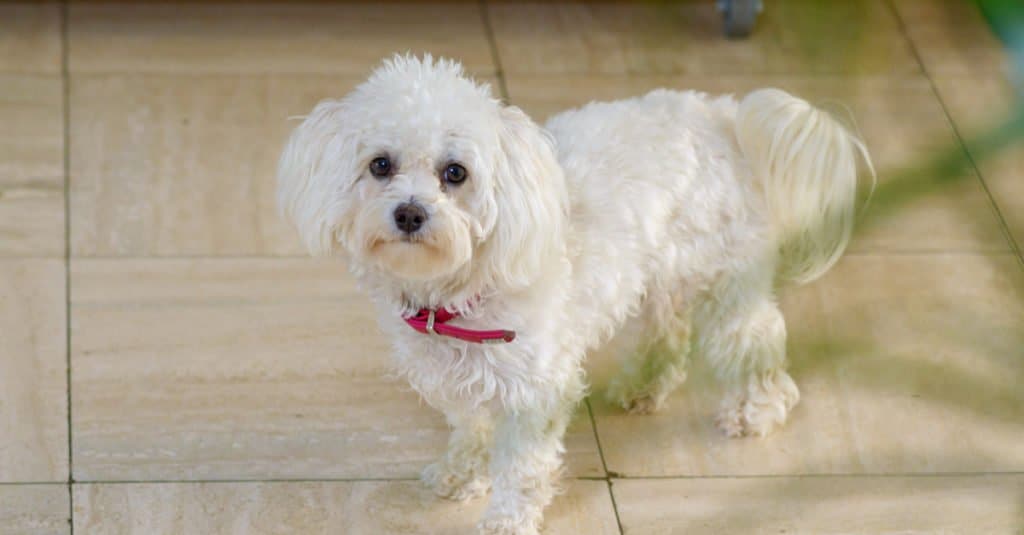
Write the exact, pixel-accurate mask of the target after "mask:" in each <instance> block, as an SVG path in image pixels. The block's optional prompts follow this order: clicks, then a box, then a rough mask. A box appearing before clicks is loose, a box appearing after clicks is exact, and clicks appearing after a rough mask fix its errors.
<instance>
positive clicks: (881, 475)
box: [0, 471, 1024, 505]
mask: <svg viewBox="0 0 1024 535" xmlns="http://www.w3.org/2000/svg"><path fill="white" fill-rule="evenodd" d="M1021 476H1024V471H1006V472H991V471H980V472H927V473H926V472H878V473H862V474H856V473H834V474H832V473H827V474H754V475H703V476H693V475H689V476H688V475H656V476H653V475H652V476H630V475H623V474H615V475H611V476H608V477H600V476H570V477H569V478H567V479H570V480H574V481H607V482H614V481H660V480H673V479H675V480H680V481H690V480H699V479H702V480H719V479H731V480H742V479H838V478H853V479H872V478H876V479H894V478H910V479H932V478H943V477H948V478H971V477H1021ZM419 480H420V479H419V478H417V477H351V478H262V479H82V480H76V481H75V482H74V484H75V485H146V484H161V485H191V484H218V483H223V484H239V483H375V482H380V483H389V482H393V483H401V482H408V483H414V482H417V481H419ZM47 485H67V481H26V482H14V481H8V482H0V487H20V486H26V487H30V486H36V487H40V486H47ZM614 501H615V500H614V496H613V499H612V502H613V505H614Z"/></svg>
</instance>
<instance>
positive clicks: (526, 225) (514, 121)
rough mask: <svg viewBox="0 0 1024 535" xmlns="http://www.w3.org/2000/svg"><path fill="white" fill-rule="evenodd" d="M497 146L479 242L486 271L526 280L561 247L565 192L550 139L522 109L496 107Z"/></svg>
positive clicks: (515, 280) (513, 280) (519, 282)
mask: <svg viewBox="0 0 1024 535" xmlns="http://www.w3.org/2000/svg"><path fill="white" fill-rule="evenodd" d="M500 117H501V124H500V126H499V134H498V137H499V142H500V144H501V147H500V151H499V155H498V158H497V159H498V161H497V163H496V165H495V176H494V210H495V223H494V229H493V231H492V232H491V234H490V236H489V238H488V239H487V242H486V244H485V251H484V252H485V256H486V257H488V260H489V261H490V262H491V264H492V265H491V269H492V271H491V273H493V274H494V275H495V276H496V277H497V278H498V279H500V281H501V282H503V283H505V284H510V285H514V286H520V285H525V284H530V283H531V282H532V281H533V280H534V279H535V278H536V275H537V273H538V271H539V270H540V269H541V267H542V266H543V262H544V261H545V260H546V259H549V258H551V257H555V258H560V257H561V256H562V253H563V251H564V248H565V238H564V232H565V228H564V227H565V225H566V223H567V221H566V220H567V216H568V194H567V192H566V188H565V178H564V176H563V173H562V168H561V166H560V165H559V164H558V160H557V158H556V157H555V147H554V141H553V140H552V138H551V136H549V135H548V134H547V133H546V132H545V131H544V130H543V129H541V128H540V127H539V126H538V125H537V124H536V123H534V122H533V121H532V120H531V119H530V118H529V117H528V116H527V115H526V114H525V113H523V111H522V110H520V109H519V108H517V107H515V106H507V107H504V108H502V109H501V110H500Z"/></svg>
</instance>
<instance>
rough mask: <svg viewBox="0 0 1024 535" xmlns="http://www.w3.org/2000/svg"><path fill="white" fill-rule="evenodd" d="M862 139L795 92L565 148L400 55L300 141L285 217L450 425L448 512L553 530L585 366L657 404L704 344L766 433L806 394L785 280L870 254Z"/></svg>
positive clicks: (307, 126) (443, 477)
mask: <svg viewBox="0 0 1024 535" xmlns="http://www.w3.org/2000/svg"><path fill="white" fill-rule="evenodd" d="M858 158H863V159H864V160H865V161H867V154H866V151H865V148H864V146H863V144H862V143H861V142H860V141H858V140H857V139H856V138H855V137H854V136H852V135H851V134H850V133H849V132H848V131H847V130H845V129H844V128H843V127H842V126H840V125H839V124H838V123H837V122H836V121H834V120H833V119H832V118H831V117H830V116H828V115H827V114H825V113H823V112H821V111H819V110H817V109H815V108H814V107H813V106H811V105H810V104H808V103H807V102H805V101H803V100H800V99H797V98H795V97H793V96H790V95H789V94H787V93H784V92H782V91H779V90H775V89H764V90H759V91H755V92H753V93H751V94H749V95H747V96H746V97H745V98H743V99H742V100H740V101H737V100H736V99H734V98H732V97H731V96H724V97H717V98H715V97H710V96H708V95H706V94H703V93H696V92H678V91H667V90H658V91H654V92H652V93H649V94H647V95H645V96H642V97H638V98H632V99H628V100H622V101H618V102H610V103H592V104H589V105H587V106H584V107H582V108H580V109H576V110H571V111H567V112H565V113H562V114H560V115H558V116H556V117H554V118H552V119H551V120H550V121H549V122H548V124H547V126H546V129H542V128H541V127H540V126H538V125H537V124H536V123H534V122H533V121H532V120H530V118H529V117H527V116H526V115H525V114H524V113H523V112H522V111H521V110H519V109H518V108H516V107H514V106H505V105H503V104H501V103H500V102H499V101H498V100H496V99H495V98H494V97H493V96H492V95H491V92H490V89H489V87H487V86H486V85H478V84H476V83H474V82H473V81H472V80H471V79H469V78H467V77H466V76H465V75H464V74H463V71H462V68H461V66H460V65H459V64H458V63H455V62H452V61H446V60H437V61H435V60H433V59H432V58H431V57H430V56H426V57H424V58H422V59H419V58H415V57H402V56H396V57H394V58H392V59H390V60H387V61H385V62H384V64H383V65H382V66H381V67H380V68H378V69H377V70H376V71H375V72H374V73H373V74H372V75H371V76H370V78H369V80H367V81H366V82H364V83H363V84H362V85H360V86H359V87H357V88H356V89H355V90H353V91H352V93H350V94H349V95H348V96H346V97H344V98H342V99H341V100H326V101H323V102H321V103H320V104H319V105H317V106H316V108H315V109H314V110H313V112H312V113H311V114H310V115H309V116H308V117H306V119H305V121H304V122H303V123H302V124H301V125H300V126H299V127H298V128H297V129H296V130H295V132H294V133H293V134H292V136H291V139H290V140H289V142H288V145H287V147H286V148H285V150H284V154H283V155H282V157H281V161H280V167H279V171H278V172H279V199H280V203H281V206H282V209H283V211H284V213H285V214H286V216H287V218H288V219H290V220H291V221H292V222H293V223H294V224H295V226H296V227H297V228H298V230H299V233H300V234H301V236H302V238H303V240H304V241H305V243H306V245H307V246H308V248H309V249H310V251H311V252H312V253H315V254H328V253H340V254H341V255H342V256H343V257H344V258H346V259H347V262H348V265H349V266H350V268H351V270H352V272H353V273H354V274H355V276H356V277H357V279H358V280H359V281H360V283H361V285H362V286H363V288H364V289H365V290H367V291H368V292H369V294H370V296H371V297H372V298H373V300H374V301H375V303H376V305H377V309H378V313H379V316H380V318H379V319H380V325H381V327H382V329H383V330H384V331H385V333H386V334H387V335H388V336H390V338H391V340H392V341H393V342H394V346H395V359H396V364H397V369H398V370H399V371H400V373H401V374H402V375H403V376H405V377H406V378H407V379H408V381H409V382H410V383H411V384H412V386H413V388H415V389H416V390H417V391H418V392H419V393H420V394H421V395H422V396H423V398H424V399H425V400H426V401H427V402H428V403H429V404H430V405H432V406H433V407H436V408H437V409H439V410H441V411H443V412H444V414H445V417H446V418H447V421H448V423H449V424H450V425H451V428H452V434H451V438H450V440H449V444H448V451H447V453H446V454H445V455H444V456H443V457H442V458H441V459H440V460H438V461H437V462H436V463H434V464H432V465H430V466H428V467H427V468H426V469H425V470H424V472H423V479H424V480H425V481H426V482H427V483H428V484H430V485H431V486H432V487H433V488H434V490H435V491H436V492H437V493H438V494H440V495H441V496H445V497H449V498H453V499H459V500H462V499H468V498H471V497H474V496H479V495H482V494H484V493H486V492H487V491H488V489H491V490H492V495H491V500H490V503H489V505H488V507H487V510H486V512H485V513H484V517H483V519H482V520H481V522H480V524H479V528H480V531H481V532H483V533H516V534H526V533H536V532H537V530H538V527H539V524H540V521H541V515H542V511H543V509H544V507H545V506H546V505H547V504H548V503H549V502H550V501H551V498H552V495H553V494H554V493H555V491H556V484H555V483H556V481H557V475H558V473H559V471H560V467H561V464H562V459H561V457H562V454H563V452H564V448H563V445H562V436H563V434H564V432H565V428H566V424H567V423H568V422H569V419H570V415H571V413H572V412H573V409H574V407H575V406H576V405H577V403H578V402H579V401H580V399H581V397H582V396H583V395H584V393H585V389H586V387H585V384H584V374H583V371H582V367H581V361H582V360H583V357H584V355H585V354H586V353H587V352H588V351H590V350H593V349H596V348H598V347H599V346H601V345H604V344H608V343H615V344H616V346H615V347H616V348H625V349H622V350H621V352H622V353H623V355H622V356H623V357H624V364H623V373H622V376H621V377H620V378H618V379H617V380H616V381H615V382H614V383H613V384H612V385H611V387H610V395H611V396H612V397H613V399H614V400H615V401H616V402H618V403H620V404H621V405H622V406H623V407H624V408H626V409H628V410H630V411H636V412H648V411H652V410H655V409H657V408H658V407H659V406H660V405H661V404H662V403H663V402H664V400H665V398H666V396H668V395H669V393H670V392H671V391H672V389H673V388H675V387H676V386H678V385H679V384H680V383H681V382H682V381H683V380H684V378H685V377H686V360H687V355H688V354H689V353H690V351H691V348H692V349H694V350H695V351H697V352H698V353H700V354H702V355H704V357H705V358H706V359H707V360H708V362H710V364H711V365H712V366H713V368H714V369H715V370H716V372H717V376H718V377H720V378H721V379H722V380H723V381H724V382H725V384H726V390H727V394H726V396H725V399H724V400H723V402H722V405H721V410H720V412H719V414H718V420H717V421H718V425H719V426H720V427H721V429H722V430H723V431H724V432H725V433H726V434H728V435H729V436H741V435H763V434H765V433H767V432H769V431H770V430H771V429H772V428H773V427H775V426H778V425H780V424H782V423H784V422H785V421H786V416H787V413H788V412H789V411H790V410H791V409H792V408H793V406H794V405H795V404H796V402H797V399H798V398H799V392H798V390H797V387H796V385H795V384H794V383H793V380H792V379H791V378H790V376H789V375H788V374H787V373H786V371H785V368H786V356H785V346H786V326H785V322H784V320H783V317H782V314H781V312H780V311H779V307H778V304H777V302H776V299H775V286H776V283H777V282H779V281H795V282H798V283H803V282H807V281H810V280H813V279H815V278H816V277H818V276H820V275H821V274H822V273H824V272H825V271H826V270H828V269H829V267H831V266H832V265H833V264H834V263H835V262H836V260H837V259H838V258H839V256H840V254H841V253H842V252H843V249H844V248H845V246H846V244H847V242H848V241H849V238H850V232H851V228H852V222H853V215H854V212H853V210H854V199H855V197H856V189H857V185H856V180H857V163H858Z"/></svg>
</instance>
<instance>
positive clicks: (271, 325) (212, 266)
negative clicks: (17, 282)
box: [71, 259, 603, 481]
mask: <svg viewBox="0 0 1024 535" xmlns="http://www.w3.org/2000/svg"><path fill="white" fill-rule="evenodd" d="M353 286H354V285H353V282H352V281H351V280H350V279H349V278H348V276H347V275H346V274H345V270H344V268H343V266H341V265H340V264H338V263H336V261H313V260H305V259H221V260H212V259H205V260H189V259H178V260H174V259H150V260H141V259H134V260H130V259H122V260H98V259H94V260H77V261H73V262H72V312H71V313H72V318H71V326H72V327H71V328H72V367H73V371H74V373H73V374H72V380H73V389H72V394H73V396H74V401H73V402H74V407H75V410H74V411H73V418H74V419H73V423H72V425H73V429H74V436H75V441H74V456H75V464H74V470H75V478H76V480H78V481H103V480H132V481H137V480H146V479H160V480H194V479H264V478H379V477H415V476H416V475H417V474H418V473H419V470H420V469H421V468H422V467H423V466H424V465H425V464H427V463H428V462H431V461H433V459H434V458H435V457H436V456H437V455H439V454H440V453H441V452H442V451H443V448H444V444H445V443H446V440H447V427H446V425H445V423H444V420H443V418H442V417H441V416H440V415H439V414H438V413H435V412H434V411H433V410H432V409H430V408H428V407H427V406H426V405H424V404H423V403H421V402H420V401H419V399H418V397H417V396H416V395H415V394H414V393H413V392H412V391H411V390H410V389H409V388H408V386H407V385H406V384H405V383H403V382H399V381H395V380H387V379H386V378H385V375H386V374H387V373H388V371H389V368H388V367H389V363H390V360H389V357H388V344H387V341H386V340H384V339H383V338H382V337H381V336H380V335H379V334H378V331H377V328H376V323H375V320H374V319H373V317H372V312H371V310H372V306H371V305H370V303H369V302H368V300H367V299H366V298H364V297H362V296H361V295H360V294H358V293H356V292H355V290H354V287H353ZM572 429H573V431H572V432H571V433H570V437H569V440H568V450H569V465H570V469H571V470H572V472H573V473H574V474H576V475H585V476H595V475H603V472H602V469H601V461H600V457H599V454H598V451H597V445H596V442H595V440H594V436H593V430H592V428H591V426H590V423H589V419H588V418H587V416H586V413H585V412H582V413H581V414H580V416H579V417H578V418H577V420H576V423H575V424H574V426H573V428H572Z"/></svg>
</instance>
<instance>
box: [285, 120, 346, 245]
mask: <svg viewBox="0 0 1024 535" xmlns="http://www.w3.org/2000/svg"><path fill="white" fill-rule="evenodd" d="M346 107H347V106H346V103H345V102H344V101H338V100H324V101H322V102H320V103H319V104H317V106H316V108H314V109H313V112H312V113H310V114H309V115H308V116H306V118H305V120H304V121H302V124H300V125H299V126H298V127H296V128H295V130H294V131H293V132H292V134H291V137H290V138H289V139H288V143H287V145H285V148H284V152H282V153H281V159H280V160H279V161H278V165H277V202H278V208H279V209H280V211H281V213H282V215H283V216H284V218H285V219H286V220H288V221H289V222H291V223H292V224H293V225H294V226H295V227H296V229H298V231H299V234H300V236H301V237H302V241H303V242H304V243H305V244H306V248H307V249H309V252H310V253H311V254H313V255H326V254H330V253H331V252H333V251H334V250H335V248H336V246H337V236H336V230H337V225H338V218H339V215H340V209H341V203H342V202H343V197H342V191H343V190H344V188H346V187H348V185H349V184H351V183H352V181H353V180H354V179H355V177H353V176H351V175H352V173H353V172H354V169H355V165H354V159H355V154H356V147H355V139H354V136H353V135H352V134H351V133H346V132H347V130H346V126H345V125H346V120H345V115H346V113H345V110H346Z"/></svg>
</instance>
